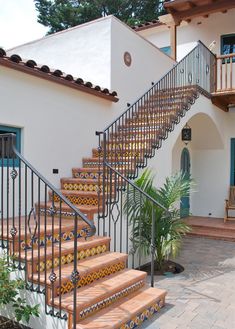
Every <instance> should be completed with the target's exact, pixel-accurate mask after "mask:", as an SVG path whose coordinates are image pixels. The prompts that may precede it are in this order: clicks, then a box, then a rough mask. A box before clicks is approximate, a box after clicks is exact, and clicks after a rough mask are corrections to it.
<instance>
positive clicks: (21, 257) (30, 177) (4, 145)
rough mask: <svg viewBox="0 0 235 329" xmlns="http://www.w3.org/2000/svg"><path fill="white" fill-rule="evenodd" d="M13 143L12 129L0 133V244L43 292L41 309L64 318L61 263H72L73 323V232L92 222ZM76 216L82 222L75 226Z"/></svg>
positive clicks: (86, 233) (79, 233) (91, 228)
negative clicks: (65, 248) (65, 245)
mask: <svg viewBox="0 0 235 329" xmlns="http://www.w3.org/2000/svg"><path fill="white" fill-rule="evenodd" d="M15 145H16V136H15V135H14V134H0V183H1V184H0V210H1V211H0V243H1V247H2V248H3V249H6V250H7V255H8V256H13V261H14V265H15V266H16V267H17V268H18V269H19V270H25V284H26V287H27V288H28V289H29V290H31V291H34V292H37V293H43V294H44V295H45V305H44V307H45V313H46V314H50V315H52V316H55V317H57V318H60V319H64V320H67V319H68V316H67V314H66V313H65V312H64V309H63V307H62V294H63V291H62V290H63V289H62V288H63V282H62V279H63V276H62V266H63V265H64V264H66V263H68V264H69V263H73V264H71V265H72V266H71V268H70V270H71V273H70V274H69V273H68V274H66V275H69V277H68V278H67V280H68V282H69V285H68V287H67V288H66V289H67V290H68V291H73V301H72V303H73V314H72V315H71V314H70V315H69V321H70V322H73V327H74V328H75V327H76V323H77V308H76V305H77V287H78V281H79V273H78V255H79V254H78V252H79V251H78V238H80V237H85V238H87V237H90V236H93V235H94V234H95V232H96V226H95V225H94V223H93V222H92V221H90V220H89V219H88V218H87V217H86V215H85V214H83V213H82V212H81V211H80V210H79V209H78V208H76V206H74V204H72V203H71V202H70V200H68V199H67V198H66V197H65V196H64V195H63V194H62V193H61V192H60V191H59V190H58V189H57V188H56V187H55V186H54V185H53V184H51V183H50V182H49V181H48V180H47V179H46V178H45V177H44V176H43V175H41V174H40V173H39V172H38V170H37V169H35V168H34V167H33V166H32V165H31V164H30V163H29V162H28V161H27V160H26V159H25V158H24V156H23V155H22V154H21V153H20V152H19V151H18V150H17V149H16V146H15ZM48 201H49V202H48ZM81 222H83V223H84V225H81V226H80V223H81ZM67 240H70V243H69V248H71V250H70V251H69V252H70V254H69V255H70V257H69V258H68V257H66V256H65V255H63V243H64V242H65V241H67ZM48 249H49V252H48ZM47 287H49V288H47ZM55 298H57V301H58V304H57V303H56V302H55ZM48 301H50V303H48Z"/></svg>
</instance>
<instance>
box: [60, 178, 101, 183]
mask: <svg viewBox="0 0 235 329" xmlns="http://www.w3.org/2000/svg"><path fill="white" fill-rule="evenodd" d="M60 181H61V183H62V184H64V183H68V184H69V183H71V184H80V183H81V184H98V183H99V180H98V179H91V178H76V177H68V178H66V177H63V178H61V180H60Z"/></svg>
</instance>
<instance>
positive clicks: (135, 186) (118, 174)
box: [105, 162, 171, 216]
mask: <svg viewBox="0 0 235 329" xmlns="http://www.w3.org/2000/svg"><path fill="white" fill-rule="evenodd" d="M105 166H106V167H108V168H109V169H111V170H112V171H113V172H114V173H115V174H116V175H117V176H119V177H121V178H122V179H123V180H124V181H125V182H127V183H128V184H129V185H130V186H132V187H133V188H134V189H136V191H138V192H140V193H141V194H142V195H143V196H145V197H146V198H147V199H149V200H150V201H152V202H153V203H154V204H155V205H156V206H158V207H160V208H161V209H162V210H164V211H165V212H166V214H167V215H168V216H170V215H171V213H170V212H169V210H168V209H167V208H165V207H164V206H163V205H161V204H160V203H159V202H158V201H157V200H155V199H154V198H152V197H151V195H148V194H147V193H146V192H145V191H143V190H141V189H140V188H139V187H138V186H137V185H135V184H133V183H132V182H131V181H130V180H129V179H127V178H126V177H125V176H123V175H122V174H121V173H120V172H118V171H117V170H116V169H114V168H113V167H112V166H110V164H108V162H105Z"/></svg>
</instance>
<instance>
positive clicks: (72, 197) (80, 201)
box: [50, 190, 102, 206]
mask: <svg viewBox="0 0 235 329" xmlns="http://www.w3.org/2000/svg"><path fill="white" fill-rule="evenodd" d="M61 192H62V194H63V195H64V196H65V197H66V198H67V199H68V200H69V201H70V202H71V203H73V204H74V205H76V206H98V193H97V192H84V191H75V190H74V191H66V190H61ZM50 198H51V196H50ZM99 198H100V200H101V199H102V195H100V196H99ZM54 202H59V198H58V196H57V195H54Z"/></svg>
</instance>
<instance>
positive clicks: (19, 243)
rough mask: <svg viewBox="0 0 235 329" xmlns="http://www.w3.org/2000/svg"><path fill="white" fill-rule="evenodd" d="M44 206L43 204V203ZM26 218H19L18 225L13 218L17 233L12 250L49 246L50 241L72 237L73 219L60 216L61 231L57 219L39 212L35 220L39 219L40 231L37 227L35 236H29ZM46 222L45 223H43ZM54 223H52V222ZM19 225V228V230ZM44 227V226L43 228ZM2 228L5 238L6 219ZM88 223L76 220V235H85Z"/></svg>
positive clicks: (10, 223)
mask: <svg viewBox="0 0 235 329" xmlns="http://www.w3.org/2000/svg"><path fill="white" fill-rule="evenodd" d="M43 206H45V204H43ZM27 220H28V218H26V219H25V217H21V218H20V226H19V222H18V221H17V220H15V223H14V225H15V227H16V229H17V231H18V232H17V234H16V236H15V239H14V250H15V252H16V251H19V250H21V251H24V250H30V249H32V248H33V249H38V247H43V246H45V244H46V245H47V246H50V245H51V244H52V243H56V242H58V241H59V240H60V239H61V241H70V240H73V239H74V221H71V220H68V219H67V218H66V217H62V219H61V232H60V227H59V219H58V218H56V217H55V218H54V219H52V218H51V217H50V216H48V215H47V217H46V219H45V216H44V215H43V214H41V216H40V219H39V218H37V221H38V222H39V221H40V232H39V228H37V229H36V231H35V236H34V237H33V238H31V236H30V232H29V227H28V222H27ZM45 223H46V224H45ZM52 223H54V224H52ZM12 225H13V224H12V219H9V227H11V226H12ZM19 227H20V230H19ZM25 227H26V233H27V235H26V238H25ZM45 227H46V228H45ZM3 229H4V232H5V235H4V236H5V239H7V221H6V222H5V225H3ZM31 229H32V230H33V229H34V226H33V224H31ZM52 230H54V235H52ZM87 232H88V225H87V224H86V223H84V222H83V221H82V220H78V231H77V237H78V238H80V237H84V236H86V235H87ZM19 235H20V236H19ZM9 241H10V244H11V249H12V250H13V241H12V239H10V240H9Z"/></svg>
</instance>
